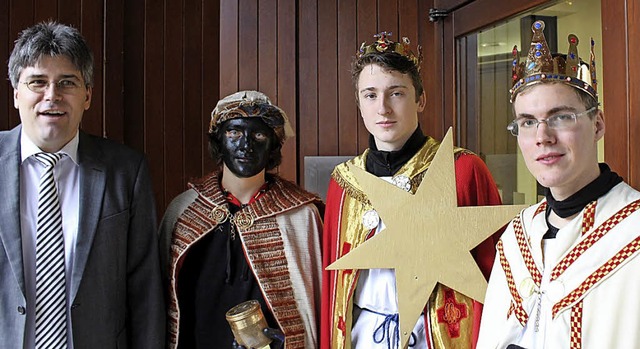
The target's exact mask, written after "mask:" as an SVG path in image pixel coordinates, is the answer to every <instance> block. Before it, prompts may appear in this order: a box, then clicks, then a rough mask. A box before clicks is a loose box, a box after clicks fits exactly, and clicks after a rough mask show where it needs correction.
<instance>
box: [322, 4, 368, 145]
mask: <svg viewBox="0 0 640 349" xmlns="http://www.w3.org/2000/svg"><path fill="white" fill-rule="evenodd" d="M356 11H357V9H356V2H355V1H338V37H337V38H336V40H337V41H338V125H339V127H340V130H339V142H338V151H339V153H338V154H337V155H355V154H358V151H359V149H358V143H357V138H356V135H357V132H358V125H359V124H360V123H361V122H362V121H360V116H359V113H358V109H357V105H356V94H355V90H354V87H353V83H352V82H351V74H350V70H351V61H352V59H353V56H354V55H355V54H356V52H357V50H358V48H359V47H360V42H361V41H358V37H357V27H356V21H354V20H353V19H354V18H356V16H357V12H356ZM320 155H335V154H320Z"/></svg>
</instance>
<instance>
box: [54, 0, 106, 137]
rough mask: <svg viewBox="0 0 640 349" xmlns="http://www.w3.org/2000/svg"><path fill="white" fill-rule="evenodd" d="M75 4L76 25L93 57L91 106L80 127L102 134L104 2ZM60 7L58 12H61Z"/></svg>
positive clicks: (73, 7)
mask: <svg viewBox="0 0 640 349" xmlns="http://www.w3.org/2000/svg"><path fill="white" fill-rule="evenodd" d="M74 5H75V6H72V5H70V6H69V7H70V9H71V10H72V11H73V12H72V15H73V16H78V18H79V20H80V23H79V24H78V27H77V28H79V29H80V30H81V32H82V36H84V38H85V40H86V41H87V43H88V44H89V47H91V50H92V51H93V57H94V67H93V94H92V95H91V108H90V109H89V110H87V111H86V112H85V113H84V116H83V117H82V129H83V130H84V131H86V132H88V133H91V134H94V135H99V136H103V135H104V133H103V129H104V128H103V125H104V123H105V120H104V119H103V118H104V117H105V114H104V110H103V106H104V103H103V97H104V96H103V93H104V86H103V82H104V79H103V65H104V50H103V45H104V33H103V25H104V22H103V20H104V13H103V8H104V4H103V3H102V2H101V1H85V2H79V1H76V4H74ZM65 10H66V9H65ZM62 11H63V10H62V8H61V9H60V12H62Z"/></svg>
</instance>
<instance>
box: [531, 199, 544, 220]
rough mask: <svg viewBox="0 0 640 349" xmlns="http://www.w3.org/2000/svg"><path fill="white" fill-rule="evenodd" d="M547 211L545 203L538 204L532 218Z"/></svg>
mask: <svg viewBox="0 0 640 349" xmlns="http://www.w3.org/2000/svg"><path fill="white" fill-rule="evenodd" d="M546 209H547V202H546V201H545V202H543V203H541V204H540V206H538V209H537V210H536V212H534V213H533V216H534V217H535V216H537V215H538V214H540V213H542V212H544V211H545V210H546Z"/></svg>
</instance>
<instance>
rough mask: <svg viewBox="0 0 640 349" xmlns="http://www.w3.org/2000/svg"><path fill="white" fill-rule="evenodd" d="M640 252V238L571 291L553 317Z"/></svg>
mask: <svg viewBox="0 0 640 349" xmlns="http://www.w3.org/2000/svg"><path fill="white" fill-rule="evenodd" d="M638 250H640V236H639V237H637V238H635V239H634V240H633V241H631V242H630V243H629V244H627V246H625V247H623V248H622V249H621V250H620V251H618V253H617V254H616V255H615V256H613V257H612V258H611V259H609V260H608V261H607V262H606V263H605V264H603V265H602V266H601V267H600V268H598V270H596V271H595V272H593V273H592V274H591V275H589V276H588V277H587V278H586V279H585V280H584V281H583V282H582V284H580V286H578V287H577V288H576V289H575V290H573V291H571V293H569V294H568V295H567V296H566V297H564V298H563V299H562V300H560V301H559V302H558V303H556V304H554V305H553V308H552V316H553V317H554V318H555V317H556V315H558V313H559V312H560V310H562V309H564V308H565V307H567V306H569V305H571V304H572V303H574V302H575V301H577V300H579V299H580V298H582V296H583V295H584V294H585V293H587V292H588V291H589V290H590V289H591V287H593V286H594V285H595V284H597V283H598V282H599V281H600V280H602V279H603V278H604V277H605V276H607V275H609V273H611V272H612V271H614V270H615V269H616V268H617V267H618V266H619V265H620V264H622V263H623V262H624V261H626V260H627V259H628V258H630V257H631V256H633V255H634V254H635V253H636V252H638Z"/></svg>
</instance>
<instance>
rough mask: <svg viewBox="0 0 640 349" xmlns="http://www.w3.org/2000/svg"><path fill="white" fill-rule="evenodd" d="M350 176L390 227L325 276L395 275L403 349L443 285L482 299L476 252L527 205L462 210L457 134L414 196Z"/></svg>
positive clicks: (358, 173)
mask: <svg viewBox="0 0 640 349" xmlns="http://www.w3.org/2000/svg"><path fill="white" fill-rule="evenodd" d="M350 169H351V170H352V171H353V173H354V176H355V178H356V179H357V180H358V182H359V183H360V185H361V187H362V188H365V193H366V194H367V197H368V198H369V200H370V202H371V204H372V205H373V207H374V208H375V209H376V211H377V212H378V214H379V215H380V218H381V219H382V221H383V222H384V224H385V226H386V228H385V229H384V230H382V231H380V232H378V233H377V234H376V235H374V236H373V237H372V238H370V239H368V240H367V241H365V242H364V243H362V244H361V245H360V246H358V247H356V248H355V249H353V250H351V251H350V252H349V253H347V254H346V255H344V256H342V257H341V258H340V259H338V260H337V261H335V262H334V263H333V264H331V265H329V266H328V267H327V269H330V270H335V269H376V268H392V269H395V272H396V288H397V294H398V310H399V313H400V336H401V339H402V346H401V347H403V348H405V347H406V346H407V344H408V340H409V337H410V335H411V331H412V330H413V327H414V325H415V322H416V320H417V319H418V317H419V316H420V313H421V312H422V309H423V308H424V306H425V305H426V304H427V301H428V299H429V296H430V295H431V292H432V291H433V289H434V288H435V286H436V284H437V283H438V282H439V283H441V284H444V285H446V286H448V287H450V288H453V289H455V290H456V291H458V292H460V293H463V294H465V295H467V296H468V297H471V298H473V299H476V300H479V301H482V300H483V298H484V293H485V291H486V287H487V282H486V280H485V278H484V276H483V275H482V272H481V271H480V269H479V268H478V266H477V264H476V262H475V260H474V258H473V256H472V255H471V253H470V251H471V250H472V249H473V248H474V247H476V246H477V245H479V244H480V243H481V242H482V241H484V240H485V239H487V238H488V237H489V236H491V235H492V234H493V233H494V232H496V231H498V229H500V228H501V227H502V226H504V225H505V224H506V223H507V222H508V221H509V220H510V219H511V218H513V217H514V216H515V215H516V214H517V213H518V212H519V211H520V210H522V209H523V208H525V207H526V206H476V207H458V206H457V195H456V187H455V185H456V184H455V165H454V159H453V137H452V132H451V129H449V131H448V132H447V134H446V135H445V137H444V139H443V141H442V143H441V145H440V147H439V149H438V151H437V152H436V155H435V156H434V159H433V161H432V163H431V165H430V167H429V170H428V171H427V172H426V174H425V176H424V178H423V180H422V183H421V184H420V186H419V187H418V189H417V190H416V193H415V194H411V193H408V192H405V191H404V190H402V189H399V188H397V187H395V186H394V185H392V184H390V183H388V182H386V181H384V180H382V179H380V178H378V177H375V176H373V175H371V174H370V173H367V172H366V171H364V170H362V169H360V168H357V167H355V166H351V167H350ZM390 198H393V199H390ZM425 227H426V228H425Z"/></svg>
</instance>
